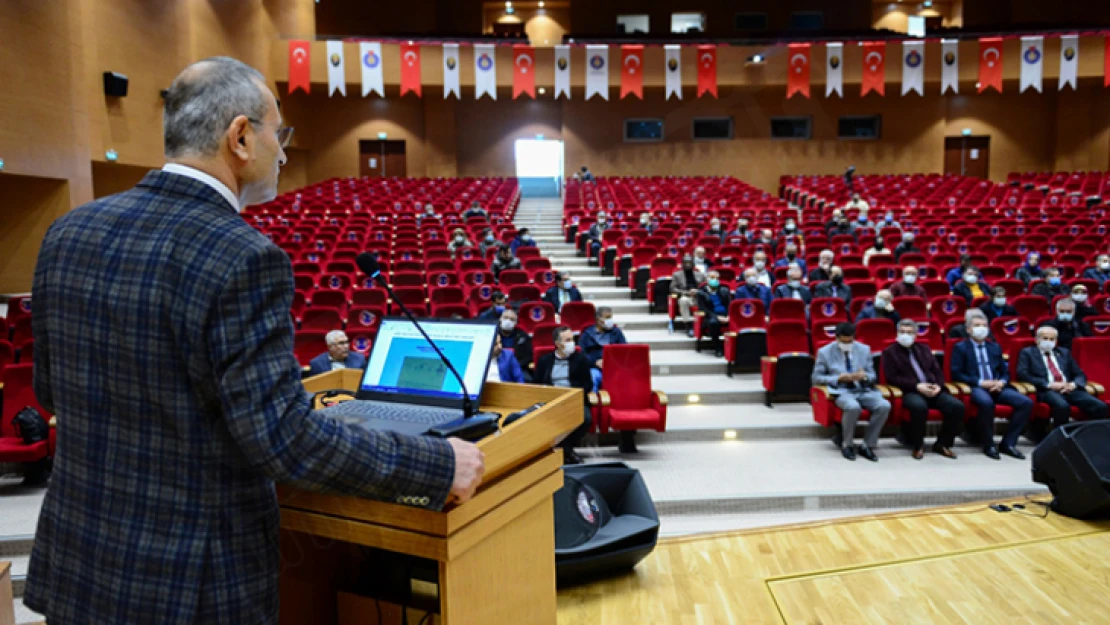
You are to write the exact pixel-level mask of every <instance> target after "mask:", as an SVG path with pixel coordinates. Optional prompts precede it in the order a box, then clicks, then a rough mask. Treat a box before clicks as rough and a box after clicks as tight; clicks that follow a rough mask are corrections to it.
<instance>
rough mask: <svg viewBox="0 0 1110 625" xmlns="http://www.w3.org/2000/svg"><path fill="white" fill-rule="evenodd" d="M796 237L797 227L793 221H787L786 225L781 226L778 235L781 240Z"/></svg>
mask: <svg viewBox="0 0 1110 625" xmlns="http://www.w3.org/2000/svg"><path fill="white" fill-rule="evenodd" d="M796 236H798V225H797V223H795V221H794V220H793V219H787V220H786V223H785V224H783V226H782V232H781V233H779V238H781V239H791V238H794V237H796Z"/></svg>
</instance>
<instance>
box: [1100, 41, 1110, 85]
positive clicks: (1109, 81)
mask: <svg viewBox="0 0 1110 625" xmlns="http://www.w3.org/2000/svg"><path fill="white" fill-rule="evenodd" d="M1102 86H1103V87H1110V37H1106V63H1105V64H1104V69H1103V79H1102Z"/></svg>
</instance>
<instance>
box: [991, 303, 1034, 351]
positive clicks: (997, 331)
mask: <svg viewBox="0 0 1110 625" xmlns="http://www.w3.org/2000/svg"><path fill="white" fill-rule="evenodd" d="M1042 301H1043V300H1042ZM991 336H993V337H994V340H995V341H997V342H998V345H999V346H1000V347H1002V353H1004V354H1006V353H1009V351H1010V349H1009V348H1010V346H1011V345H1012V344H1013V342H1014V340H1016V339H1020V338H1031V337H1032V333H1031V332H1030V330H1029V323H1028V322H1027V321H1026V320H1025V319H1024V318H1020V317H996V318H995V319H994V320H992V321H991Z"/></svg>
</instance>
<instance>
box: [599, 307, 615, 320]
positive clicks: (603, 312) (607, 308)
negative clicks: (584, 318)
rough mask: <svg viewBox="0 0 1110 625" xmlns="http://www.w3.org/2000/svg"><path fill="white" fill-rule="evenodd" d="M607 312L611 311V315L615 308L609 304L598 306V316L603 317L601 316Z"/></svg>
mask: <svg viewBox="0 0 1110 625" xmlns="http://www.w3.org/2000/svg"><path fill="white" fill-rule="evenodd" d="M605 313H609V314H610V315H611V314H613V309H612V308H610V307H608V306H598V308H597V318H598V319H601V317H602V316H604V315H605Z"/></svg>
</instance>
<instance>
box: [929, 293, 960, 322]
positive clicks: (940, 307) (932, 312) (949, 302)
mask: <svg viewBox="0 0 1110 625" xmlns="http://www.w3.org/2000/svg"><path fill="white" fill-rule="evenodd" d="M966 312H967V302H966V301H964V298H962V297H953V296H951V295H945V296H944V297H935V298H933V299H930V300H929V316H931V317H932V318H933V319H936V320H937V323H939V324H940V327H941V328H947V327H948V322H949V321H951V320H953V319H958V320H959V321H960V323H963V319H964V314H965V313H966Z"/></svg>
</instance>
